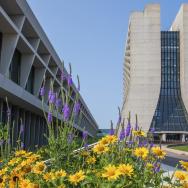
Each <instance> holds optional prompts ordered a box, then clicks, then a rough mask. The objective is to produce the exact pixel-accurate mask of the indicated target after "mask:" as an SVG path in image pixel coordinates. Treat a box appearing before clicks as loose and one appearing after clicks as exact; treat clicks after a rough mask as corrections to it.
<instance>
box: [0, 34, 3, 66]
mask: <svg viewBox="0 0 188 188" xmlns="http://www.w3.org/2000/svg"><path fill="white" fill-rule="evenodd" d="M2 41H3V34H2V33H1V32H0V61H1V50H2ZM0 63H1V62H0Z"/></svg>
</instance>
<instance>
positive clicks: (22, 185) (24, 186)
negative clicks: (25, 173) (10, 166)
mask: <svg viewBox="0 0 188 188" xmlns="http://www.w3.org/2000/svg"><path fill="white" fill-rule="evenodd" d="M30 183H31V182H30V181H29V180H28V179H23V180H21V181H20V183H19V187H20V188H27V187H28V185H29V184H30Z"/></svg>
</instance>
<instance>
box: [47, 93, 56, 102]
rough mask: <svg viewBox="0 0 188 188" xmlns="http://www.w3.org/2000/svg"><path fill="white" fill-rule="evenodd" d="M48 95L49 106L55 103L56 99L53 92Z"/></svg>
mask: <svg viewBox="0 0 188 188" xmlns="http://www.w3.org/2000/svg"><path fill="white" fill-rule="evenodd" d="M49 93H50V94H49V96H48V99H49V103H50V104H54V103H55V99H56V97H55V93H53V92H49Z"/></svg>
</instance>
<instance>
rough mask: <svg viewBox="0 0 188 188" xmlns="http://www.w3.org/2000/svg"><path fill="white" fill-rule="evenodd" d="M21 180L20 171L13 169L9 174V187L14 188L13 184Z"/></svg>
mask: <svg viewBox="0 0 188 188" xmlns="http://www.w3.org/2000/svg"><path fill="white" fill-rule="evenodd" d="M21 180H22V176H21V174H20V173H18V172H15V171H13V172H12V173H11V175H10V180H9V187H10V188H15V186H16V185H17V184H18V183H19V182H20V181H21Z"/></svg>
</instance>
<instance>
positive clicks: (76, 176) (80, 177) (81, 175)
mask: <svg viewBox="0 0 188 188" xmlns="http://www.w3.org/2000/svg"><path fill="white" fill-rule="evenodd" d="M84 179H85V175H84V172H83V171H82V170H80V171H79V172H77V173H75V174H73V175H70V176H69V181H70V182H71V184H73V185H77V184H78V183H79V182H81V181H82V180H84Z"/></svg>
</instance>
